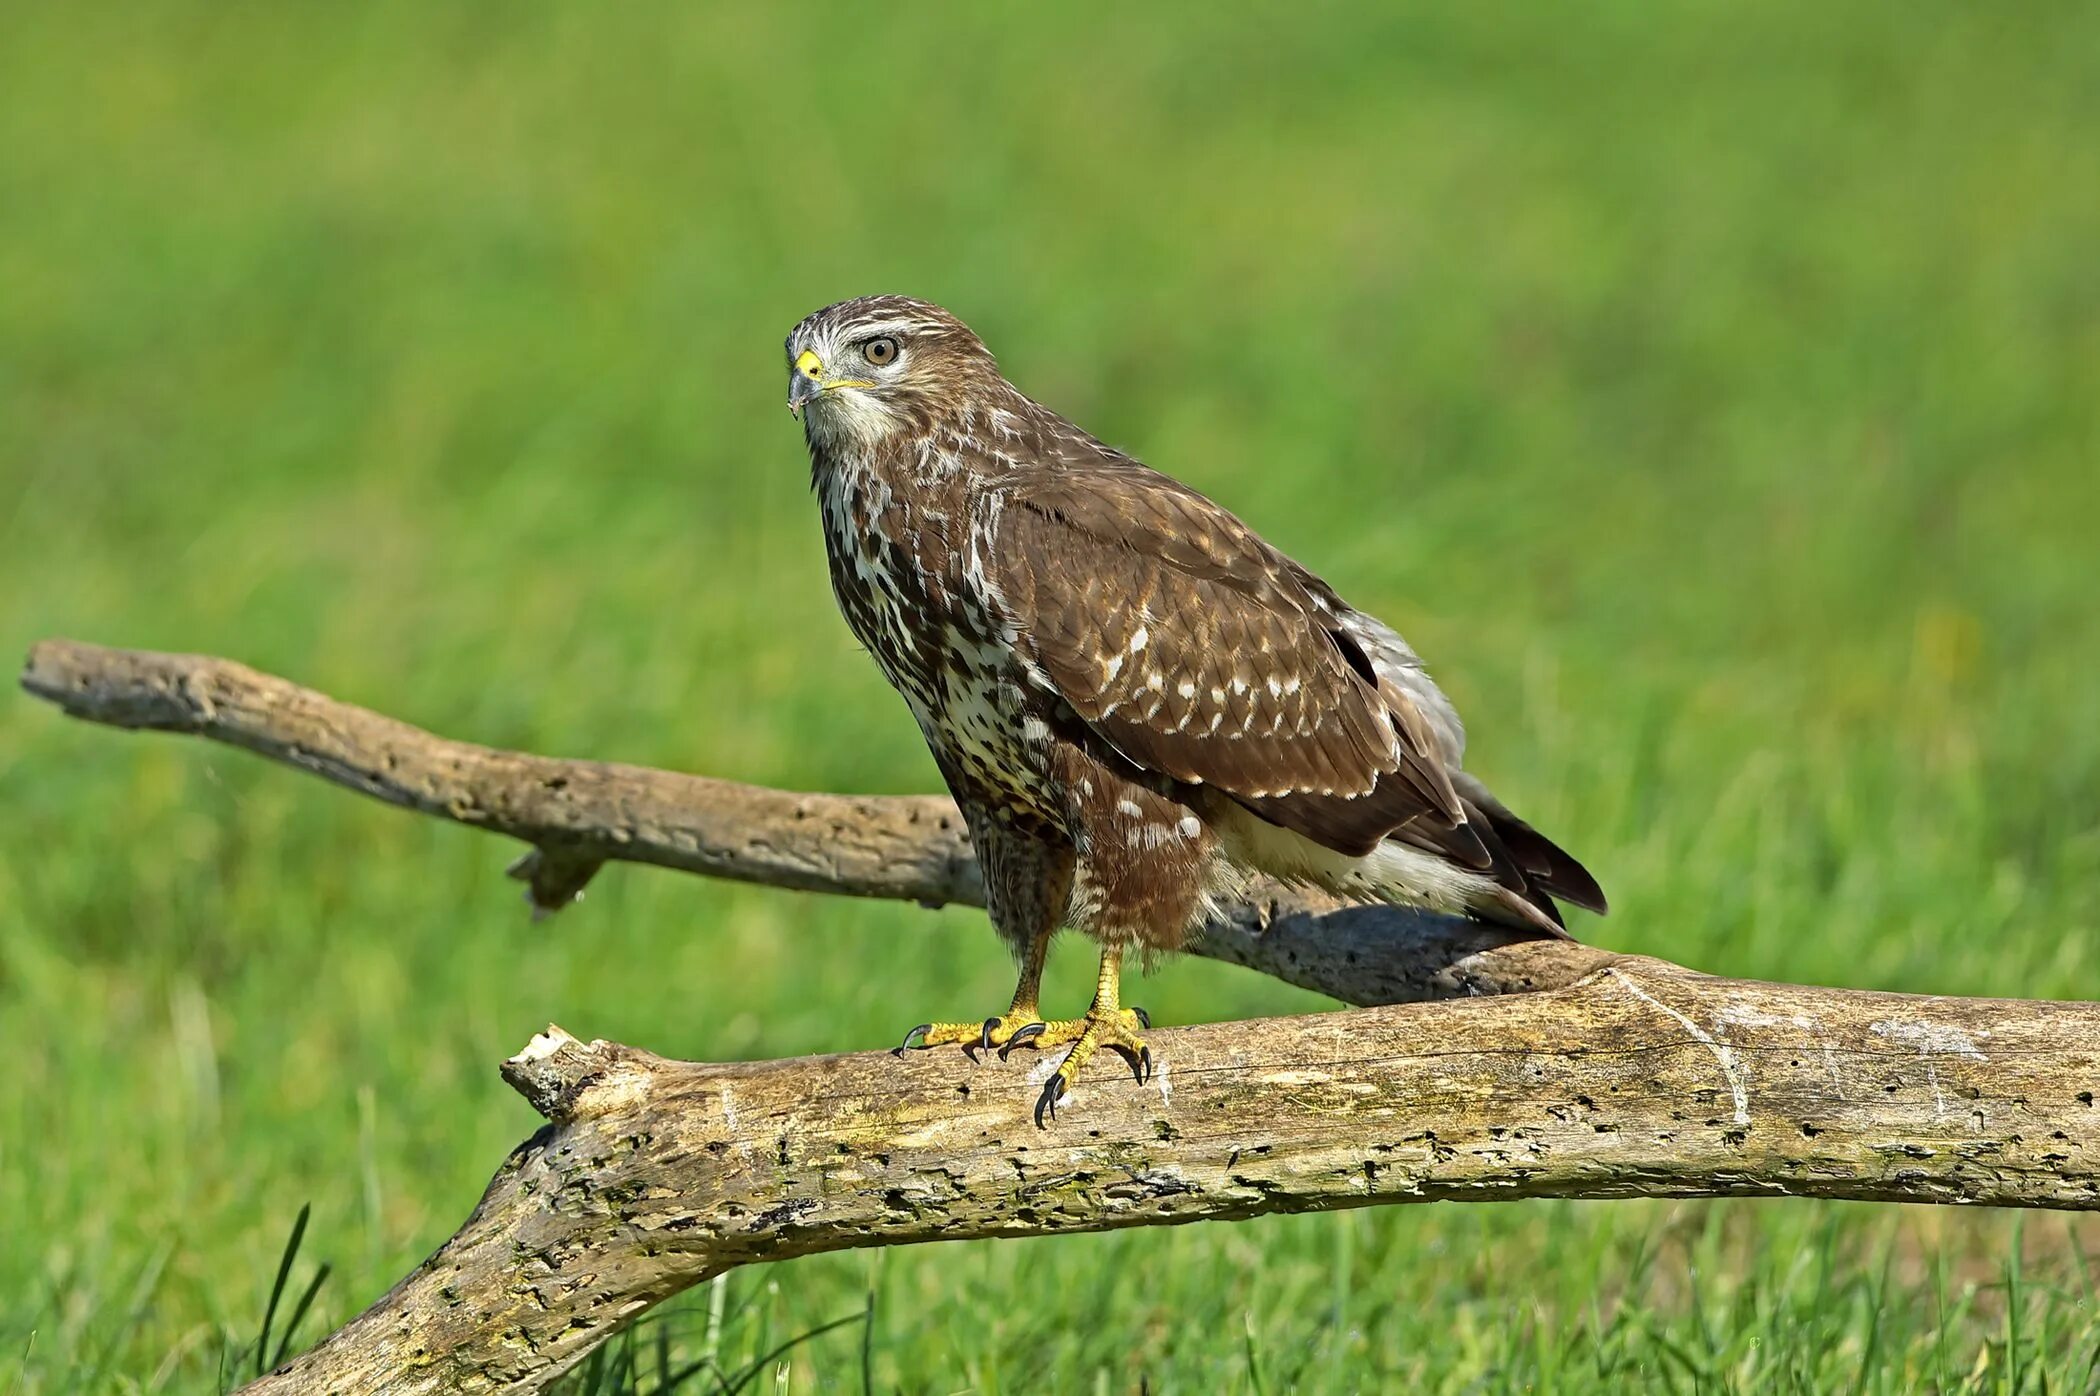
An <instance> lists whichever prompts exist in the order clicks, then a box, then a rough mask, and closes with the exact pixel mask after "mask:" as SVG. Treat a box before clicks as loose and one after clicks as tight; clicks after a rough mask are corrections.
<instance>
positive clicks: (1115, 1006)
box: [1009, 945, 1152, 1128]
mask: <svg viewBox="0 0 2100 1396" xmlns="http://www.w3.org/2000/svg"><path fill="white" fill-rule="evenodd" d="M1122 971H1123V948H1122V947H1121V946H1120V945H1108V946H1103V947H1102V950H1101V977H1100V978H1099V979H1098V980H1097V981H1096V982H1095V984H1094V1001H1093V1003H1092V1004H1091V1005H1090V1006H1089V1007H1088V1008H1087V1011H1086V1016H1085V1017H1084V1018H1077V1019H1070V1020H1067V1021H1065V1022H1060V1023H1045V1024H1043V1026H1042V1030H1041V1031H1040V1032H1033V1033H1030V1032H1027V1031H1026V1030H1025V1029H1024V1030H1023V1032H1022V1033H1019V1034H1016V1035H1015V1037H1014V1039H1013V1041H1012V1043H1010V1044H1009V1045H1010V1046H1012V1047H1018V1046H1020V1045H1021V1043H1023V1042H1024V1041H1025V1042H1032V1043H1033V1044H1034V1045H1035V1046H1037V1047H1053V1046H1056V1045H1057V1044H1059V1043H1063V1042H1070V1043H1071V1044H1072V1050H1071V1051H1069V1052H1067V1053H1065V1059H1064V1060H1063V1061H1061V1062H1059V1063H1058V1064H1057V1070H1055V1071H1053V1072H1051V1073H1050V1079H1049V1080H1047V1081H1045V1082H1044V1083H1043V1093H1042V1094H1041V1095H1040V1096H1038V1097H1037V1098H1036V1102H1035V1123H1036V1126H1037V1128H1042V1127H1043V1122H1044V1120H1045V1119H1046V1118H1047V1119H1055V1118H1057V1102H1058V1101H1060V1100H1062V1099H1064V1097H1065V1092H1066V1091H1067V1090H1069V1089H1070V1088H1071V1085H1072V1078H1074V1077H1075V1076H1077V1075H1078V1074H1079V1069H1080V1068H1081V1067H1083V1066H1085V1065H1086V1064H1087V1062H1088V1060H1089V1059H1091V1058H1092V1057H1093V1055H1094V1053H1095V1052H1097V1051H1099V1050H1100V1049H1101V1048H1103V1047H1107V1048H1109V1049H1110V1050H1112V1051H1114V1052H1116V1053H1118V1054H1120V1055H1121V1056H1122V1058H1123V1060H1124V1061H1126V1062H1128V1063H1130V1070H1131V1074H1133V1075H1134V1076H1136V1077H1137V1079H1138V1083H1139V1084H1140V1085H1142V1084H1144V1081H1145V1079H1146V1078H1147V1077H1148V1076H1150V1075H1151V1074H1152V1050H1151V1049H1150V1048H1149V1047H1147V1046H1146V1045H1145V1039H1144V1038H1142V1037H1140V1036H1139V1035H1138V1032H1139V1030H1140V1029H1142V1028H1149V1027H1151V1026H1152V1022H1151V1020H1150V1019H1148V1018H1147V1017H1146V1016H1145V1010H1144V1009H1142V1008H1124V1007H1121V1006H1120V1003H1119V999H1120V994H1121V984H1120V981H1121V977H1122Z"/></svg>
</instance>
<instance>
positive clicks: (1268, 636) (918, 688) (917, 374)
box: [787, 296, 1604, 1125]
mask: <svg viewBox="0 0 2100 1396" xmlns="http://www.w3.org/2000/svg"><path fill="white" fill-rule="evenodd" d="M787 358H788V407H789V408H790V410H792V411H794V412H795V413H797V414H798V415H799V416H800V417H801V419H802V426H803V432H804V435H805V437H806V439H807V441H808V444H809V458H810V475H811V486H812V488H813V490H814V491H815V493H816V495H817V498H818V500H819V502H820V504H821V512H822V515H823V526H824V544H825V553H826V557H827V559H828V561H829V564H830V570H831V582H832V587H833V590H834V591H835V592H836V594H837V596H838V603H839V607H840V609H841V610H842V611H843V612H844V613H845V617H846V622H847V624H848V625H850V626H851V627H852V629H853V632H854V634H855V635H856V636H858V637H859V639H860V641H861V643H862V644H864V645H865V646H866V647H867V649H868V652H869V653H870V654H872V655H873V656H874V657H875V661H876V663H877V664H879V665H881V666H882V672H883V674H884V675H885V676H886V677H887V678H888V679H889V681H890V683H891V684H893V685H894V686H895V687H896V688H897V690H898V691H899V692H900V693H901V694H903V696H904V700H905V702H906V703H907V704H908V705H909V706H910V708H911V712H912V716H913V717H915V718H917V719H918V723H919V728H920V730H921V731H922V732H924V733H925V736H926V744H927V745H928V746H929V747H931V748H932V750H933V759H934V761H935V762H936V763H937V764H938V765H939V767H940V770H941V775H942V777H943V778H944V779H945V780H946V781H947V784H948V788H949V790H950V791H952V792H953V793H954V796H955V800H956V803H957V804H958V805H959V806H961V809H962V813H963V817H964V819H965V821H966V822H967V824H968V826H969V831H970V839H971V842H972V844H973V846H974V847H975V849H976V852H977V857H978V861H979V863H980V864H981V865H982V867H983V870H984V885H985V900H986V906H987V908H988V910H989V911H990V914H991V921H992V924H993V926H994V927H995V928H996V929H997V930H998V932H999V934H1000V936H1001V937H1002V938H1003V939H1004V940H1005V941H1006V943H1007V944H1008V946H1010V947H1011V948H1012V950H1013V952H1014V955H1015V957H1016V958H1017V959H1018V960H1019V962H1020V967H1021V969H1020V983H1019V985H1018V987H1017V988H1016V989H1015V991H1014V997H1013V1002H1012V1004H1011V1005H1010V1006H1009V1007H1008V1008H1007V1010H1006V1011H1005V1012H1004V1013H1001V1014H999V1015H997V1016H995V1017H991V1018H986V1019H984V1020H982V1021H981V1022H980V1021H972V1022H939V1023H925V1024H921V1025H920V1026H918V1027H916V1028H914V1029H912V1030H911V1032H909V1033H907V1034H905V1038H904V1043H903V1045H902V1046H900V1047H899V1049H898V1050H899V1051H902V1050H903V1049H904V1047H911V1046H916V1047H922V1048H923V1047H934V1046H938V1045H942V1044H957V1045H961V1046H962V1047H963V1048H964V1049H965V1050H972V1049H976V1048H996V1049H998V1050H999V1051H1000V1052H1001V1053H1002V1054H1003V1053H1004V1052H1005V1051H1007V1050H1009V1049H1010V1048H1012V1047H1015V1046H1019V1045H1022V1044H1026V1043H1032V1044H1033V1045H1034V1046H1035V1047H1036V1048H1038V1049H1042V1048H1049V1047H1053V1046H1059V1045H1064V1044H1070V1050H1069V1051H1068V1052H1067V1053H1066V1055H1065V1058H1064V1060H1063V1061H1062V1063H1060V1065H1059V1066H1058V1068H1057V1070H1056V1072H1055V1074H1053V1075H1052V1076H1051V1077H1050V1078H1049V1079H1048V1080H1047V1081H1045V1083H1044V1085H1043V1091H1042V1095H1041V1097H1040V1098H1039V1100H1038V1101H1037V1104H1036V1110H1035V1116H1036V1123H1037V1124H1038V1125H1041V1124H1043V1122H1044V1118H1045V1116H1051V1117H1054V1116H1055V1115H1056V1112H1057V1106H1058V1102H1059V1101H1060V1100H1061V1099H1062V1098H1063V1097H1064V1095H1065V1093H1066V1089H1067V1087H1068V1086H1069V1085H1070V1083H1071V1081H1072V1079H1073V1077H1074V1075H1075V1073H1077V1072H1078V1070H1079V1069H1080V1067H1081V1066H1083V1065H1084V1064H1085V1063H1086V1061H1087V1060H1088V1058H1089V1057H1091V1056H1092V1055H1093V1054H1094V1053H1095V1052H1096V1051H1097V1050H1098V1049H1100V1048H1103V1047H1107V1048H1110V1049H1112V1050H1115V1051H1117V1052H1119V1053H1120V1054H1121V1055H1122V1056H1123V1057H1124V1059H1125V1060H1126V1061H1127V1062H1128V1063H1129V1064H1130V1066H1131V1069H1132V1070H1133V1072H1134V1073H1136V1075H1137V1077H1138V1079H1139V1081H1141V1082H1142V1081H1143V1080H1144V1079H1145V1076H1146V1075H1147V1074H1148V1072H1149V1070H1150V1067H1151V1056H1150V1053H1149V1052H1148V1051H1147V1050H1146V1048H1145V1044H1144V1039H1143V1037H1142V1035H1141V1033H1142V1030H1143V1029H1145V1028H1147V1027H1149V1026H1150V1023H1149V1021H1148V1020H1147V1019H1146V1017H1145V1015H1144V1012H1143V1010H1141V1009H1135V1008H1124V1007H1122V1005H1121V1003H1120V1000H1119V998H1118V994H1119V985H1118V976H1119V973H1120V970H1121V967H1122V962H1123V958H1124V956H1125V955H1126V954H1127V953H1129V952H1130V951H1131V950H1132V949H1136V950H1137V951H1139V952H1140V953H1141V954H1149V953H1151V952H1159V951H1171V950H1174V949H1176V948H1178V947H1179V946H1180V945H1181V944H1182V943H1183V941H1184V939H1185V938H1186V937H1187V936H1188V935H1189V933H1190V932H1191V931H1192V930H1193V929H1194V928H1195V927H1197V926H1199V925H1200V924H1201V923H1202V921H1203V919H1204V917H1205V915H1206V913H1207V911H1208V910H1209V909H1210V908H1211V906H1212V903H1213V899H1215V898H1219V897H1221V896H1224V895H1226V894H1229V893H1230V892H1231V891H1232V890H1233V889H1234V888H1235V887H1236V886H1237V885H1239V884H1240V883H1241V882H1243V881H1244V879H1245V877H1246V875H1247V874H1248V873H1249V872H1258V873H1264V874H1267V875H1269V876H1270V877H1274V878H1278V879H1282V880H1284V881H1286V882H1293V883H1300V884H1310V885H1313V886H1317V887H1321V888H1325V889H1328V890H1329V891H1332V892H1334V893H1337V894H1339V895H1341V896H1344V897H1349V898H1354V899H1358V900H1364V901H1376V902H1394V903H1404V904H1407V905H1413V906H1422V907H1428V908H1432V909H1435V910H1439V911H1447V912H1457V913H1464V914H1470V915H1473V916H1476V917H1480V918H1484V919H1486V920H1490V921H1495V922H1498V923H1502V924H1505V925H1509V926H1513V927H1518V928H1522V929H1524V930H1528V931H1531V932H1534V933H1536V934H1539V935H1545V936H1565V935H1566V934H1567V932H1566V930H1565V929H1564V927H1563V925H1562V921H1561V916H1560V913H1559V911H1558V910H1557V909H1556V907H1555V905H1554V899H1555V898H1558V899H1560V900H1562V901H1566V902H1569V903H1572V904H1574V905H1576V906H1580V907H1586V908H1588V909H1590V910H1592V911H1597V912H1602V911H1603V910H1604V894H1603V892H1602V891H1601V890H1600V889H1599V888H1598V886H1597V883H1596V880H1595V879H1594V878H1592V877H1591V876H1590V875H1589V873H1588V872H1586V871H1585V870H1584V869H1583V867H1582V865H1581V864H1580V863H1578V862H1576V861H1575V859H1574V858H1572V857H1570V856H1569V855H1568V854H1567V853H1565V852H1563V851H1562V850H1561V849H1560V848H1559V847H1558V846H1557V845H1556V844H1554V843H1553V842H1552V841H1551V840H1549V839H1547V838H1546V837H1545V836H1544V835H1542V834H1540V833H1539V832H1538V831H1537V830H1535V829H1533V828H1532V827H1531V826H1530V825H1529V824H1526V823H1525V822H1524V821H1523V820H1521V819H1519V818H1518V817H1517V816H1516V815H1514V814H1512V813H1511V812H1510V810H1509V808H1508V806H1506V805H1504V804H1503V803H1502V802H1501V801H1500V800H1497V799H1496V798H1495V797H1494V796H1493V795H1492V794H1490V793H1489V792H1488V789H1487V787H1486V786H1484V785H1482V784H1481V783H1480V782H1479V781H1478V780H1476V779H1475V778H1473V777H1472V776H1470V775H1468V774H1467V773H1466V772H1465V770H1464V769H1463V768H1462V766H1461V764H1460V761H1461V758H1462V756H1463V755H1464V751H1465V733H1464V729H1463V728H1462V727H1461V726H1460V725H1459V719H1458V714H1457V713H1456V712H1455V711H1453V709H1452V706H1451V703H1450V700H1448V699H1447V698H1445V697H1444V694H1443V692H1442V691H1441V690H1440V689H1438V688H1437V686H1436V684H1435V683H1433V682H1432V681H1431V680H1430V678H1429V675H1428V674H1427V673H1426V672H1424V670H1423V668H1422V662H1421V660H1420V659H1418V658H1417V657H1416V655H1415V652H1414V651H1413V650H1412V649H1410V648H1409V647H1408V645H1407V642H1406V641H1404V640H1402V639H1401V638H1400V636H1399V635H1398V634H1397V633H1395V632H1394V631H1393V630H1392V629H1391V628H1390V627H1389V626H1387V625H1385V624H1384V623H1382V622H1381V621H1379V620H1378V619H1377V618H1375V617H1373V616H1370V615H1366V614H1365V613H1364V612H1362V611H1359V610H1356V609H1355V608H1353V607H1352V606H1350V605H1349V604H1348V603H1347V602H1345V601H1343V600H1342V598H1341V597H1340V596H1338V595H1337V594H1336V593H1335V591H1334V589H1333V588H1332V587H1330V586H1328V585H1327V584H1326V583H1325V582H1323V581H1321V580H1320V579H1319V578H1318V577H1316V576H1314V575H1313V574H1312V573H1311V572H1310V571H1308V570H1306V569H1305V568H1304V567H1302V566H1300V565H1299V564H1298V563H1296V562H1294V561H1292V560H1291V559H1290V558H1288V557H1285V556H1284V555H1283V554H1282V553H1281V552H1279V551H1277V550H1276V549H1275V548H1273V547H1271V546H1270V545H1269V544H1268V543H1266V542H1264V541H1263V540H1262V539H1261V537H1260V536H1259V535H1257V534H1256V533H1255V532H1254V530H1252V529H1250V528H1248V527H1247V525H1245V524H1243V523H1241V522H1240V521H1239V520H1238V519H1237V518H1235V517H1233V515H1232V514H1230V513H1228V512H1227V511H1226V510H1225V509H1224V508H1222V507H1221V506H1219V505H1217V504H1215V503H1213V502H1211V501H1210V500H1209V499H1207V498H1205V497H1204V496H1203V495H1201V494H1198V493H1197V492H1196V491H1194V490H1192V489H1190V488H1188V487H1187V486H1186V485H1183V484H1181V483H1179V482H1178V481H1175V480H1173V479H1170V478H1168V477H1167V476H1165V475H1162V474H1160V473H1159V472H1158V471H1155V470H1152V469H1150V468H1148V467H1147V466H1145V465H1143V464H1141V463H1140V462H1138V461H1137V460H1134V459H1132V458H1131V457H1130V456H1128V455H1126V454H1124V453H1123V452H1121V451H1119V450H1116V449H1115V448H1114V447H1112V446H1107V445H1104V444H1103V443H1102V442H1100V441H1097V440H1095V439H1094V438H1093V437H1092V436H1089V435H1088V434H1087V433H1086V432H1084V431H1082V430H1080V428H1079V427H1077V426H1075V425H1073V424H1072V423H1071V422H1069V421H1066V420H1065V419H1064V418H1063V417H1060V416H1058V415H1057V414H1056V413H1055V412H1052V411H1050V410H1049V409H1048V408H1046V407H1043V406H1041V405H1040V404H1038V403H1036V402H1034V401H1032V400H1030V399H1029V398H1028V397H1026V396H1025V395H1023V394H1022V393H1021V391H1020V390H1019V389H1018V388H1016V387H1014V386H1013V385H1012V384H1011V383H1009V382H1007V381H1006V379H1005V378H1004V377H1002V376H1001V374H1000V372H999V366H998V364H997V363H996V362H995V361H994V360H993V358H992V355H991V353H990V352H989V351H988V350H987V349H986V348H985V346H984V343H983V341H981V340H980V339H978V337H977V336H976V335H975V334H973V333H971V331H970V329H969V327H968V326H966V325H964V324H963V323H962V321H960V320H958V319H957V318H956V317H955V316H953V315H951V314H949V313H948V312H947V311H945V310H943V309H941V308H940V307H939V306H936V305H931V304H929V303H927V302H925V301H921V300H913V299H910V298H907V297H903V296H868V297H863V298H861V299H858V300H850V301H843V302H841V303H839V304H837V305H832V306H827V307H826V308H824V309H822V310H819V311H817V312H816V313H814V314H812V315H811V316H809V317H808V318H807V319H805V320H803V321H802V323H801V324H799V325H797V326H795V329H794V332H793V333H791V334H790V335H789V336H788V339H787ZM1066 926H1070V927H1073V928H1076V929H1078V930H1081V931H1083V932H1085V933H1086V934H1088V935H1089V936H1091V937H1093V938H1094V939H1095V940H1096V941H1098V942H1100V945H1101V974H1100V979H1099V982H1098V984H1097V985H1096V987H1095V991H1094V1000H1093V1004H1092V1006H1091V1007H1090V1008H1089V1009H1088V1010H1087V1012H1086V1014H1085V1016H1084V1017H1081V1018H1076V1019H1069V1020H1054V1021H1045V1020H1044V1019H1043V1018H1042V1016H1041V1014H1040V1011H1039V1009H1038V1004H1037V994H1038V990H1039V986H1040V981H1041V978H1042V970H1043V960H1044V956H1045V953H1046V951H1047V949H1048V947H1049V944H1050V939H1051V937H1052V936H1053V935H1054V934H1056V932H1057V931H1058V930H1059V928H1061V927H1066Z"/></svg>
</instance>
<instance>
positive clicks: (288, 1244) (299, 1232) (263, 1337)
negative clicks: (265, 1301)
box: [255, 1202, 314, 1377]
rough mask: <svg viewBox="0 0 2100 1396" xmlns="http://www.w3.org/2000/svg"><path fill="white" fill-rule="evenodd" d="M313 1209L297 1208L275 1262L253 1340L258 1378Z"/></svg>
mask: <svg viewBox="0 0 2100 1396" xmlns="http://www.w3.org/2000/svg"><path fill="white" fill-rule="evenodd" d="M313 1209H314V1205H313V1203H311V1202H308V1203H306V1204H304V1205H302V1206H301V1207H300V1208H299V1216H298V1218H297V1220H295V1221H293V1223H292V1234H291V1236H290V1237H288V1238H287V1239H286V1241H285V1243H284V1255H283V1256H282V1257H281V1258H280V1259H279V1260H278V1262H277V1280H276V1282H275V1283H274V1284H272V1285H271V1286H270V1303H269V1305H268V1307H266V1308H265V1309H264V1310H263V1321H262V1333H261V1334H260V1335H259V1336H257V1338H256V1340H255V1375H256V1376H258V1377H260V1376H261V1375H262V1374H263V1372H264V1371H265V1370H266V1368H265V1367H264V1364H263V1357H264V1354H266V1353H267V1352H269V1350H270V1325H271V1324H273V1323H275V1322H276V1321H277V1301H278V1300H280V1299H282V1298H283V1297H284V1286H285V1282H286V1281H287V1280H289V1279H290V1278H291V1277H292V1262H293V1261H294V1260H296V1259H298V1257H299V1243H300V1242H301V1241H302V1240H304V1239H305V1238H306V1219H307V1218H308V1217H309V1216H311V1215H312V1214H313Z"/></svg>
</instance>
